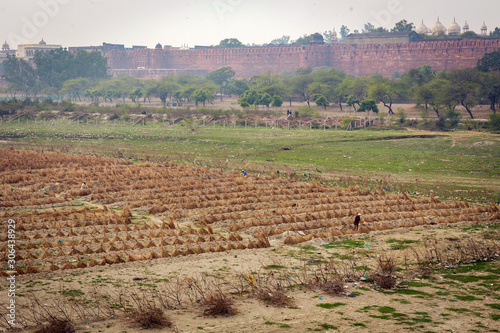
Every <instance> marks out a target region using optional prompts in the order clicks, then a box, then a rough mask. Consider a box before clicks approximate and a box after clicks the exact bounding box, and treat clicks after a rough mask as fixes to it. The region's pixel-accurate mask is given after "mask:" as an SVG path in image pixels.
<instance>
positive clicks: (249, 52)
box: [106, 39, 500, 78]
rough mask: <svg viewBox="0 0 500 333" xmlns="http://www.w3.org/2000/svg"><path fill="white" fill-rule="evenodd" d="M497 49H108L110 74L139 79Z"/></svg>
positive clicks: (386, 62)
mask: <svg viewBox="0 0 500 333" xmlns="http://www.w3.org/2000/svg"><path fill="white" fill-rule="evenodd" d="M497 50H500V39H463V40H453V41H446V40H443V41H418V42H410V43H397V44H351V45H349V44H340V43H338V44H310V45H305V46H287V45H283V46H262V47H241V48H215V47H214V48H195V49H187V50H180V49H136V50H111V51H109V53H108V54H107V55H106V56H107V57H108V64H109V66H110V68H111V73H112V74H114V75H116V74H119V73H125V74H130V75H132V76H135V77H139V78H159V77H162V76H166V75H178V74H199V75H206V74H208V73H209V72H211V71H214V70H216V69H218V68H220V67H224V66H228V67H231V68H232V69H233V70H234V71H235V72H236V77H239V78H241V77H249V76H252V75H256V74H261V73H264V72H266V71H272V72H275V73H283V72H295V70H296V69H297V68H300V67H307V66H311V67H320V66H327V67H332V68H335V69H337V70H341V71H344V72H346V73H347V74H350V75H354V76H365V75H371V74H381V75H384V76H392V75H393V74H394V73H395V72H399V73H403V72H405V71H407V70H409V69H411V68H414V67H418V66H423V65H430V66H432V68H433V69H434V70H437V71H443V70H445V71H452V70H454V69H463V68H468V67H474V66H476V64H477V61H478V60H479V59H481V58H482V57H483V56H484V54H486V53H489V52H493V51H497Z"/></svg>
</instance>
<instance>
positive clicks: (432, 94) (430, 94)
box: [417, 78, 450, 118]
mask: <svg viewBox="0 0 500 333" xmlns="http://www.w3.org/2000/svg"><path fill="white" fill-rule="evenodd" d="M449 83H450V82H449V81H448V80H447V79H444V78H435V79H434V80H432V81H431V82H429V83H426V84H424V85H423V86H422V87H420V88H419V89H418V90H417V91H420V90H422V93H423V92H425V100H426V102H427V103H428V104H429V105H431V106H432V109H433V110H434V112H436V115H437V116H438V118H439V117H440V113H439V112H440V110H441V108H442V107H443V106H445V105H449V104H450V94H449V92H448V87H449Z"/></svg>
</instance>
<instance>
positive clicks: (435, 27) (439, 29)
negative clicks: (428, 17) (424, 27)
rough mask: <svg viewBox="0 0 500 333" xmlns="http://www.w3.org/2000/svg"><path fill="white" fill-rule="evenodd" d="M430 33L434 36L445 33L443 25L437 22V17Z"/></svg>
mask: <svg viewBox="0 0 500 333" xmlns="http://www.w3.org/2000/svg"><path fill="white" fill-rule="evenodd" d="M432 33H433V34H434V35H439V34H442V33H446V28H445V27H444V25H443V24H442V23H441V22H439V17H438V20H437V22H436V23H434V25H433V26H432Z"/></svg>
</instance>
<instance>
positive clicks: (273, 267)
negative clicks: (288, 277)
mask: <svg viewBox="0 0 500 333" xmlns="http://www.w3.org/2000/svg"><path fill="white" fill-rule="evenodd" d="M282 268H286V266H281V265H267V266H265V267H264V269H282Z"/></svg>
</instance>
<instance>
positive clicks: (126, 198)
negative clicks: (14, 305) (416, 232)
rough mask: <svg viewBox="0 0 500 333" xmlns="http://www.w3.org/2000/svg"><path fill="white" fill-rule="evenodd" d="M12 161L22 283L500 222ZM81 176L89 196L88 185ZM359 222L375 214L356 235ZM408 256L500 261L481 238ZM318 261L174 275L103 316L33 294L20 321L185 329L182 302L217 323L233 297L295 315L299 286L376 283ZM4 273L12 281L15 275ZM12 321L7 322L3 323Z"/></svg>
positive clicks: (150, 168) (272, 180)
mask: <svg viewBox="0 0 500 333" xmlns="http://www.w3.org/2000/svg"><path fill="white" fill-rule="evenodd" d="M0 156H1V158H0V184H2V185H1V187H0V197H1V201H0V205H1V208H0V209H1V210H0V211H1V213H0V215H1V216H2V221H3V222H2V226H1V228H2V230H1V231H2V232H1V233H0V255H1V256H2V257H0V262H1V264H2V267H5V264H6V262H7V232H6V229H7V226H6V221H7V220H8V219H14V220H15V221H16V232H17V248H18V251H17V252H16V264H17V266H18V267H17V271H18V273H19V274H36V273H44V272H53V271H59V270H69V269H81V268H90V267H94V266H106V265H115V264H121V263H126V262H135V261H147V260H151V259H159V258H172V257H178V256H187V255H193V256H196V255H200V254H202V253H210V252H226V251H230V250H245V249H258V248H267V247H270V246H271V243H273V244H276V242H278V243H281V242H282V240H283V242H282V243H284V244H286V245H294V244H299V243H303V242H306V241H310V240H313V239H318V238H320V239H332V238H334V237H337V236H342V235H352V234H356V233H358V234H359V233H366V232H370V231H383V230H390V229H395V228H409V227H415V226H424V225H436V226H437V225H449V224H452V223H456V222H467V221H473V222H480V223H482V222H488V221H494V220H498V219H500V212H499V210H498V208H497V207H496V206H494V205H490V206H472V205H470V204H468V203H466V202H441V201H439V200H438V199H437V198H434V197H424V196H419V197H409V196H408V195H407V194H405V193H399V194H394V193H388V192H385V191H383V190H382V189H380V188H378V189H376V190H368V189H362V188H358V187H350V188H340V187H327V186H325V185H322V184H320V183H316V182H310V183H306V182H300V181H296V180H292V179H286V178H280V177H276V176H273V175H271V176H269V175H248V176H246V177H245V176H243V175H242V174H240V173H237V172H223V171H222V170H219V169H209V168H196V167H192V166H182V165H175V164H172V163H165V164H162V165H156V164H151V163H145V164H133V163H131V162H127V161H123V160H117V159H110V158H103V157H99V156H85V155H69V154H62V153H52V152H43V151H17V150H14V149H2V150H0ZM83 181H85V182H86V183H87V188H86V189H81V188H80V184H81V183H82V182H83ZM357 213H362V214H363V215H362V216H363V219H362V224H361V226H360V228H359V230H357V231H354V230H353V229H352V220H353V217H354V216H355V215H356V214H357ZM410 250H411V251H410V252H409V253H410V254H411V258H410V257H405V258H404V262H405V265H407V264H408V263H409V262H411V263H413V264H415V265H416V266H415V267H416V269H417V271H418V274H420V275H425V274H430V270H431V269H432V268H435V267H437V266H439V265H443V266H449V267H451V266H456V265H459V264H461V263H462V264H463V263H468V262H470V261H471V260H477V259H484V258H496V257H497V256H498V255H499V252H500V251H499V245H498V243H497V242H496V241H494V240H491V244H488V243H483V242H480V241H477V240H474V239H472V238H471V239H464V240H460V241H458V242H456V244H455V246H454V247H453V249H450V248H449V245H445V244H444V243H442V242H438V241H429V242H427V243H426V244H425V246H424V247H423V248H411V249H410ZM409 256H410V255H409ZM401 260H402V259H401ZM318 263H319V265H315V266H304V267H303V268H301V269H298V270H292V269H283V270H280V271H279V272H277V273H276V274H275V275H273V274H271V275H270V274H261V272H256V273H254V274H231V275H230V276H227V277H224V278H219V279H216V278H207V277H206V276H203V277H196V276H192V277H190V278H189V279H177V280H175V279H174V280H170V281H169V282H168V283H166V284H165V285H163V286H162V287H161V288H159V289H156V288H150V289H147V290H143V289H142V290H135V289H131V290H127V291H124V290H120V291H116V292H109V291H106V292H103V291H96V292H95V295H94V297H93V300H94V301H93V303H92V305H93V307H88V306H87V305H88V304H85V305H83V304H78V303H71V304H72V305H71V306H70V307H69V308H70V310H68V311H66V312H65V313H66V315H65V316H64V317H60V316H57V315H54V313H53V312H50V311H48V310H47V308H46V307H44V306H43V304H44V302H45V301H42V300H41V299H40V298H38V296H36V295H33V297H31V298H30V302H31V304H30V305H29V308H30V309H31V310H30V312H29V314H24V315H20V316H19V321H20V322H21V323H22V325H23V326H25V327H34V326H39V327H40V326H42V325H47V323H49V324H48V325H49V326H43V327H41V328H39V332H55V331H54V330H52V331H51V330H50V329H49V328H50V327H51V326H50V325H52V326H55V325H60V326H62V325H67V327H68V328H67V331H68V332H69V331H71V329H74V328H73V324H72V323H73V322H79V321H83V320H89V319H104V318H109V317H113V316H117V315H118V314H130V313H131V314H132V317H133V318H134V319H135V320H137V322H138V323H139V325H141V327H144V328H150V327H151V328H152V327H167V328H170V329H171V330H176V327H175V325H174V324H173V323H172V321H171V320H170V319H169V318H168V317H166V315H165V313H164V311H166V310H169V309H173V308H175V307H176V306H186V305H188V304H197V303H199V304H200V305H201V306H203V307H204V310H203V312H202V314H203V315H205V316H231V315H235V314H237V308H236V305H235V299H234V298H235V297H237V296H243V295H251V296H254V297H255V298H257V299H259V300H260V301H262V302H264V304H266V305H271V306H274V307H290V306H293V305H295V300H294V299H292V298H290V297H289V296H288V292H287V290H290V288H293V287H294V286H302V287H303V288H306V289H308V290H322V291H324V292H325V293H327V294H329V295H335V296H346V295H347V292H346V290H345V286H344V284H345V281H347V280H349V281H364V280H366V278H364V276H366V275H367V273H368V272H367V271H364V270H360V269H358V268H356V267H355V266H356V265H353V264H352V262H351V263H339V262H337V261H335V260H328V261H322V260H321V261H319V262H318ZM397 264H398V263H397V262H396V259H395V258H392V257H390V256H387V257H380V258H379V259H378V267H377V269H375V270H373V271H371V272H370V276H369V278H368V280H369V281H370V283H374V284H375V285H377V286H378V287H380V288H394V287H396V286H397V285H398V284H399V282H398V277H397V274H396V267H397ZM283 267H288V265H283ZM0 273H1V274H2V275H4V276H7V275H8V274H7V273H6V272H5V271H4V270H1V271H0ZM51 302H52V303H51V308H52V309H55V310H56V312H55V313H59V312H60V311H57V309H59V310H60V309H61V308H62V307H64V306H65V305H64V304H65V303H64V302H68V301H67V300H65V299H55V300H52V301H51ZM33 314H36V315H33ZM1 325H2V326H3V327H8V325H7V324H6V322H5V321H4V322H2V323H1Z"/></svg>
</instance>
